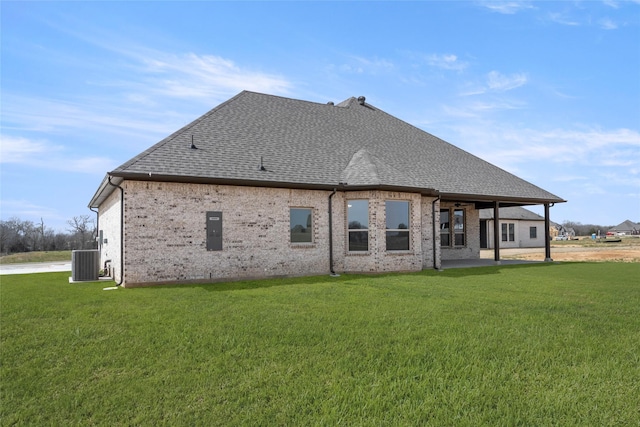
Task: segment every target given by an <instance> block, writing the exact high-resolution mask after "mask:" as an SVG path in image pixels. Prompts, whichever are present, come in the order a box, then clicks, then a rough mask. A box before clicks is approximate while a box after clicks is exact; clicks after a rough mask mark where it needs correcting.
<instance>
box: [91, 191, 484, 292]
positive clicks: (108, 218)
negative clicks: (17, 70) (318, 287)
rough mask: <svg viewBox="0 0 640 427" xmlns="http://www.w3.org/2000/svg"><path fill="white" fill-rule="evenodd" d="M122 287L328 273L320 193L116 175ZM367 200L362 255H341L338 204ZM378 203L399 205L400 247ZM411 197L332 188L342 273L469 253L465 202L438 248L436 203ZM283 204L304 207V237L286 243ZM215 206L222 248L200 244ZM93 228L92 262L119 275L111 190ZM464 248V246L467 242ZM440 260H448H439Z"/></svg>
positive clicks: (471, 229) (343, 239)
mask: <svg viewBox="0 0 640 427" xmlns="http://www.w3.org/2000/svg"><path fill="white" fill-rule="evenodd" d="M121 186H122V187H123V188H124V189H125V203H124V218H125V228H124V242H125V252H124V257H125V260H124V266H125V267H124V268H125V273H124V285H125V286H135V285H142V284H152V283H185V282H200V281H202V282H211V281H217V280H231V279H247V278H263V277H281V276H302V275H316V274H328V273H329V271H330V265H329V213H328V207H329V195H330V194H331V192H330V191H314V190H296V189H278V188H258V187H241V186H227V185H209V184H186V183H164V182H151V181H149V182H147V181H124V182H123V183H122V184H121ZM351 199H366V200H368V201H369V251H367V252H355V253H354V252H349V251H348V250H347V248H348V237H347V236H348V232H347V219H346V212H347V203H348V200H351ZM387 200H403V201H408V202H409V206H410V212H409V224H408V227H409V230H410V247H409V250H408V251H387V250H386V230H385V226H386V208H385V202H386V201H387ZM434 200H435V199H434V198H432V197H425V196H421V195H420V194H418V193H403V192H388V191H354V192H346V193H345V192H337V193H336V194H335V195H334V196H333V197H332V217H333V222H332V224H333V267H334V270H335V271H336V272H338V273H342V272H371V273H377V272H390V271H420V270H422V269H426V268H434V266H435V268H439V267H440V259H439V258H440V256H442V257H445V256H451V257H455V258H464V257H473V256H474V254H475V255H476V256H477V257H479V230H478V227H479V225H478V224H477V223H479V219H478V213H477V211H476V210H475V209H474V208H473V206H472V205H470V206H465V208H466V215H467V217H466V222H467V223H466V227H467V243H468V244H467V247H465V248H461V249H456V250H450V249H441V248H440V240H439V234H436V237H435V239H436V240H435V243H436V244H435V262H434V236H433V225H432V220H433V215H432V209H433V208H434V206H435V209H436V217H435V220H436V230H437V229H438V224H439V217H440V215H439V209H440V202H439V201H435V203H433V202H434ZM290 208H310V209H312V215H313V242H312V243H291V242H290V216H289V215H290ZM209 211H220V212H222V214H223V216H222V246H223V248H222V250H221V251H209V250H207V231H206V230H207V224H206V223H207V212H209ZM99 215H100V229H102V230H104V237H105V238H107V239H108V243H106V244H104V245H103V247H102V253H101V256H102V262H104V261H105V260H106V259H111V260H112V267H113V269H114V273H115V279H116V280H117V281H118V280H119V279H120V271H119V270H120V265H121V263H120V259H119V253H120V251H119V250H120V246H119V235H120V228H119V220H120V193H119V190H116V191H114V192H113V193H112V194H111V195H110V196H109V198H107V200H106V201H105V202H104V203H103V204H102V205H101V206H100V209H99ZM472 246H473V247H472ZM445 259H450V258H445Z"/></svg>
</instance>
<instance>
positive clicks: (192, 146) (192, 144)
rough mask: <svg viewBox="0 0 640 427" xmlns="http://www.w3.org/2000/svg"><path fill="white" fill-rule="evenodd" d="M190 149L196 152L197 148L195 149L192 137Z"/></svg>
mask: <svg viewBox="0 0 640 427" xmlns="http://www.w3.org/2000/svg"><path fill="white" fill-rule="evenodd" d="M191 149H192V150H197V149H198V147H196V144H194V143H193V135H191Z"/></svg>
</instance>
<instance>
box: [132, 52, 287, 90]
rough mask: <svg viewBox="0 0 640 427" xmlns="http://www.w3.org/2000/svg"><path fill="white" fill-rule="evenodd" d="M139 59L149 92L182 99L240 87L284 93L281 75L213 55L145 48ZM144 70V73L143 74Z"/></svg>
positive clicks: (283, 79) (284, 88)
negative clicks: (174, 52) (242, 65)
mask: <svg viewBox="0 0 640 427" xmlns="http://www.w3.org/2000/svg"><path fill="white" fill-rule="evenodd" d="M141 53H143V54H142V55H140V56H138V55H133V57H134V58H136V57H137V58H139V62H140V67H141V71H143V77H142V78H141V80H142V81H144V82H145V83H146V87H148V88H149V90H150V91H151V92H152V93H157V94H161V95H165V96H170V97H177V98H184V99H202V98H204V99H208V100H209V102H210V100H211V99H212V98H213V99H219V98H220V97H226V96H228V95H229V94H230V93H233V94H235V93H237V92H240V91H242V90H251V91H256V92H268V93H275V94H286V93H288V91H289V89H290V88H291V86H292V85H291V83H290V82H289V81H288V80H286V79H285V78H283V77H280V76H277V75H274V74H269V73H264V72H260V71H255V70H251V69H248V68H243V67H240V66H238V65H236V64H235V63H234V62H233V61H231V60H228V59H225V58H222V57H219V56H215V55H196V54H195V53H185V54H171V53H164V52H158V51H147V52H146V53H144V52H141ZM145 73H146V75H145Z"/></svg>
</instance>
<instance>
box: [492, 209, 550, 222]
mask: <svg viewBox="0 0 640 427" xmlns="http://www.w3.org/2000/svg"><path fill="white" fill-rule="evenodd" d="M498 215H499V216H500V219H505V220H506V219H513V220H527V221H544V217H543V216H540V215H538V214H537V213H535V212H531V211H530V210H528V209H525V208H523V207H520V206H512V207H507V208H500V210H499V212H498ZM480 219H493V209H480Z"/></svg>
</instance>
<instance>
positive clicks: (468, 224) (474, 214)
mask: <svg viewBox="0 0 640 427" xmlns="http://www.w3.org/2000/svg"><path fill="white" fill-rule="evenodd" d="M440 207H441V209H446V208H455V209H464V212H465V224H464V227H465V230H466V237H465V238H466V242H465V245H464V246H461V247H446V248H445V247H442V248H441V249H440V250H441V259H443V260H451V259H478V258H480V211H478V210H477V209H476V208H475V206H474V205H473V204H466V203H460V204H459V206H455V204H454V203H441V204H440Z"/></svg>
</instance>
